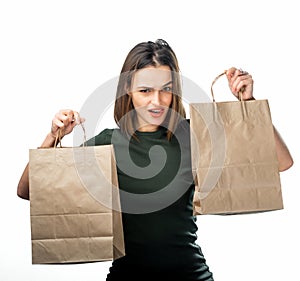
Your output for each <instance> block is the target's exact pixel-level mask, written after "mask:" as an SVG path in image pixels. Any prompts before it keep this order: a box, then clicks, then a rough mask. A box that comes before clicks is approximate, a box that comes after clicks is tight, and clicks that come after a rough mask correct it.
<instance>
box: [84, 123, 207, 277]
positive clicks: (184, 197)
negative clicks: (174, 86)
mask: <svg viewBox="0 0 300 281" xmlns="http://www.w3.org/2000/svg"><path fill="white" fill-rule="evenodd" d="M166 133H167V132H166V129H165V128H163V127H160V128H159V130H158V131H156V132H136V137H137V139H135V138H131V139H130V140H128V138H126V137H125V136H124V135H123V134H122V133H121V131H120V130H119V129H105V130H104V131H102V132H101V133H100V134H99V135H97V136H95V137H94V138H93V139H90V140H89V141H88V143H87V144H88V145H105V144H113V146H114V150H115V155H116V162H117V171H118V180H119V188H120V199H121V208H122V212H123V213H122V218H123V227H124V239H125V250H126V256H125V257H123V258H121V259H119V260H116V261H115V262H114V263H117V264H120V263H124V264H125V263H126V264H127V266H128V264H135V265H140V266H142V267H143V266H144V267H145V266H146V267H149V268H154V269H157V270H160V269H161V270H164V271H168V270H174V269H176V270H180V271H181V272H186V273H187V274H191V275H193V274H196V273H197V272H198V271H199V270H200V268H202V269H201V270H203V264H205V260H204V257H203V255H202V252H201V249H200V247H199V246H198V245H197V244H196V243H195V241H196V239H197V236H196V231H197V225H196V223H195V221H196V219H195V217H194V216H193V209H192V198H193V193H194V184H193V177H192V172H191V155H190V132H189V124H188V122H187V121H183V122H181V124H180V125H179V126H178V128H177V130H176V131H175V133H174V135H173V137H172V139H171V140H170V141H169V140H167V134H166ZM195 276H196V275H195ZM187 280H188V279H187ZM193 280H200V279H197V278H195V279H193Z"/></svg>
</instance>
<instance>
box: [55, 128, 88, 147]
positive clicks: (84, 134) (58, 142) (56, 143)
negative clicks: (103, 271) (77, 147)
mask: <svg viewBox="0 0 300 281" xmlns="http://www.w3.org/2000/svg"><path fill="white" fill-rule="evenodd" d="M80 125H81V128H82V131H83V146H85V143H86V131H85V127H84V125H83V123H80ZM61 140H62V131H61V128H60V129H59V130H58V133H57V135H56V138H55V142H54V147H56V146H57V145H59V147H62V145H61Z"/></svg>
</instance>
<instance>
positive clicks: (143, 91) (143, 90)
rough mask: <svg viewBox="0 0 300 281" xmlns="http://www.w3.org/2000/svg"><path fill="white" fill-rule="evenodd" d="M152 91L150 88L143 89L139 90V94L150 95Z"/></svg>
mask: <svg viewBox="0 0 300 281" xmlns="http://www.w3.org/2000/svg"><path fill="white" fill-rule="evenodd" d="M151 91H152V89H151V88H143V89H140V90H139V92H141V93H150V92H151Z"/></svg>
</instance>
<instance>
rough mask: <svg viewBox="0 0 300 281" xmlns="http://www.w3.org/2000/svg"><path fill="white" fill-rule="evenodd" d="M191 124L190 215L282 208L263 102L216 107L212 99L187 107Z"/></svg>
mask: <svg viewBox="0 0 300 281" xmlns="http://www.w3.org/2000/svg"><path fill="white" fill-rule="evenodd" d="M223 74H225V73H222V74H221V75H219V76H218V77H217V78H216V79H215V81H216V80H217V79H218V78H219V77H220V76H222V75H223ZM215 81H214V82H215ZM214 82H213V84H214ZM213 84H212V86H213ZM211 90H212V88H211ZM212 96H213V91H212ZM190 119H191V120H190V123H191V149H192V168H193V173H194V178H195V185H196V187H195V194H194V214H196V215H199V214H237V213H250V212H261V211H271V210H278V209H282V208H283V202H282V193H281V185H280V177H279V170H278V162H277V156H276V151H275V140H274V131H273V125H272V121H271V114H270V109H269V105H268V101H267V100H250V101H241V100H240V101H227V102H215V100H214V96H213V102H211V103H192V104H190Z"/></svg>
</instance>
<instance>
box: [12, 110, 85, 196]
mask: <svg viewBox="0 0 300 281" xmlns="http://www.w3.org/2000/svg"><path fill="white" fill-rule="evenodd" d="M82 122H84V119H82V118H80V117H79V114H78V113H77V112H76V111H73V110H61V111H59V112H58V113H57V114H56V115H55V117H54V118H53V120H52V126H51V132H50V133H49V134H48V135H47V136H46V138H45V140H44V141H43V143H42V144H41V146H40V147H41V148H43V147H45V148H46V147H54V144H55V139H56V136H57V134H58V131H59V130H60V129H61V132H62V136H61V137H63V136H65V135H67V134H69V133H71V132H72V131H73V128H74V127H75V126H76V125H78V124H80V123H82ZM17 195H18V196H19V197H20V198H22V199H27V200H29V165H28V164H27V165H26V167H25V169H24V171H23V174H22V176H21V178H20V180H19V184H18V187H17Z"/></svg>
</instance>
